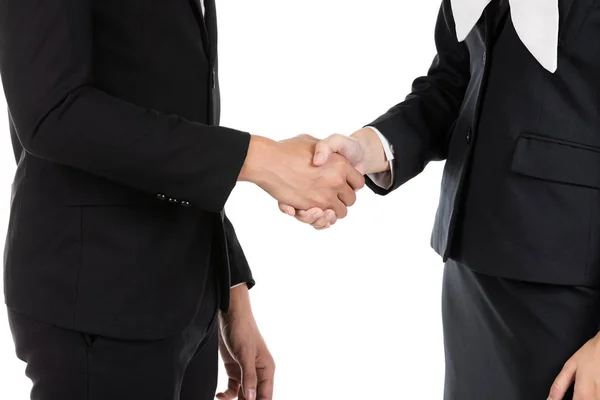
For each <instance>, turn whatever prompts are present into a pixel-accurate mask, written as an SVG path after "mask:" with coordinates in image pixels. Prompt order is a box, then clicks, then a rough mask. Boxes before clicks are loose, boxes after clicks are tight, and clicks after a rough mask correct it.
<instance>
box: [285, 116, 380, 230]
mask: <svg viewBox="0 0 600 400" xmlns="http://www.w3.org/2000/svg"><path fill="white" fill-rule="evenodd" d="M335 154H339V155H341V156H343V157H344V158H346V159H347V160H348V162H349V163H350V164H351V165H352V166H353V167H355V168H356V169H357V170H358V171H359V172H360V173H362V174H374V173H377V172H383V171H387V170H388V169H389V163H388V161H387V159H386V157H385V152H384V150H383V145H382V144H381V140H380V139H379V137H378V135H377V132H375V131H374V130H373V129H371V128H363V129H361V130H359V131H357V132H355V133H354V134H352V136H344V135H338V134H336V135H331V136H329V137H328V138H327V139H325V140H322V141H320V142H319V143H317V145H316V147H315V154H314V157H313V163H314V165H315V166H322V165H326V164H327V162H328V161H329V160H330V159H331V158H332V157H333V156H334V155H335ZM279 209H280V210H281V211H282V212H283V213H285V214H288V215H290V216H292V217H296V219H297V220H299V221H300V222H303V223H305V224H309V225H312V226H313V227H314V228H315V229H319V230H320V229H327V228H329V227H331V226H332V225H334V224H335V223H336V222H337V219H338V215H337V213H336V212H335V210H332V209H323V208H319V207H313V208H311V209H309V210H306V211H304V210H301V209H300V210H299V209H298V208H297V207H292V206H291V205H289V204H285V203H281V202H280V203H279Z"/></svg>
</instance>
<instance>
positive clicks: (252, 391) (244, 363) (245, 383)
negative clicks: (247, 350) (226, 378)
mask: <svg viewBox="0 0 600 400" xmlns="http://www.w3.org/2000/svg"><path fill="white" fill-rule="evenodd" d="M240 367H241V368H242V390H243V395H244V397H245V398H246V400H256V386H257V382H258V377H257V376H256V363H255V360H254V357H253V356H252V355H250V354H248V355H246V356H244V357H243V358H241V359H240Z"/></svg>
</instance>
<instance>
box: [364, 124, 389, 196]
mask: <svg viewBox="0 0 600 400" xmlns="http://www.w3.org/2000/svg"><path fill="white" fill-rule="evenodd" d="M367 128H370V129H373V130H374V131H375V133H376V134H377V136H378V137H379V140H381V145H382V146H383V152H384V153H385V157H386V159H387V161H388V162H389V163H390V170H389V171H384V172H379V173H377V174H369V175H368V177H369V178H371V180H372V181H373V183H374V184H376V185H377V186H379V187H380V188H382V189H386V190H388V189H390V188H391V187H392V186H393V184H394V162H393V161H394V148H393V146H392V145H391V144H390V142H389V140H387V138H386V137H385V136H383V134H382V133H381V132H380V131H379V129H377V128H375V127H372V126H367Z"/></svg>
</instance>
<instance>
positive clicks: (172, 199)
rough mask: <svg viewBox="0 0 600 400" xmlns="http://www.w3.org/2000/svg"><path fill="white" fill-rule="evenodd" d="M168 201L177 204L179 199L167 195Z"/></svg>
mask: <svg viewBox="0 0 600 400" xmlns="http://www.w3.org/2000/svg"><path fill="white" fill-rule="evenodd" d="M169 203H173V204H178V203H179V200H177V199H174V198H172V197H169Z"/></svg>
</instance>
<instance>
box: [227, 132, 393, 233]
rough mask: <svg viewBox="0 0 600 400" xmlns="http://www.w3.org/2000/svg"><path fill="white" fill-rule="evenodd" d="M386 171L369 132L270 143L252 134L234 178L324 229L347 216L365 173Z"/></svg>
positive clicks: (379, 147) (379, 148)
mask: <svg viewBox="0 0 600 400" xmlns="http://www.w3.org/2000/svg"><path fill="white" fill-rule="evenodd" d="M388 169H389V163H388V162H387V160H386V156H385V152H384V149H383V145H382V143H381V141H380V139H379V137H378V135H377V132H376V131H375V130H373V129H371V128H364V129H361V130H359V131H357V132H356V133H354V134H353V135H352V136H343V135H332V136H330V137H328V138H327V139H324V140H319V139H316V138H314V137H312V136H309V135H300V136H297V137H295V138H292V139H287V140H283V141H281V142H275V141H273V140H270V139H267V138H264V137H260V136H252V137H251V139H250V147H249V150H248V155H247V157H246V161H245V163H244V166H243V168H242V171H241V173H240V176H239V180H240V181H247V182H252V183H254V184H256V185H258V186H259V187H260V188H262V189H263V190H264V191H266V192H267V193H268V194H269V195H271V196H272V197H273V198H275V199H276V200H277V201H278V202H279V208H280V210H281V211H282V212H284V213H286V214H288V215H290V216H293V217H296V218H297V219H298V220H299V221H301V222H304V223H307V224H310V225H312V226H313V227H315V228H316V229H326V228H329V227H330V226H332V225H333V224H335V222H336V221H337V220H338V219H339V218H344V217H345V216H346V215H347V214H348V207H351V206H352V205H354V203H355V202H356V192H357V191H358V190H360V189H362V188H363V187H364V185H365V179H364V175H365V174H373V173H378V172H383V171H386V170H388Z"/></svg>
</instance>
